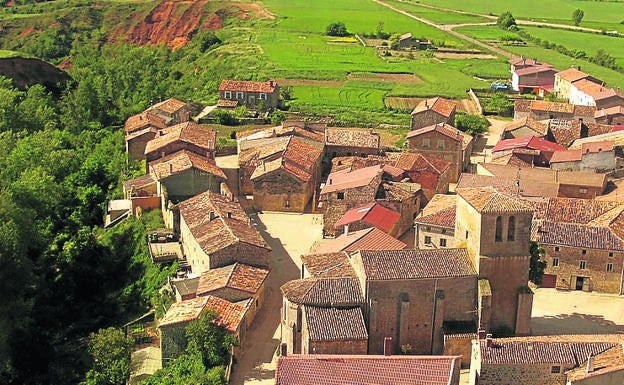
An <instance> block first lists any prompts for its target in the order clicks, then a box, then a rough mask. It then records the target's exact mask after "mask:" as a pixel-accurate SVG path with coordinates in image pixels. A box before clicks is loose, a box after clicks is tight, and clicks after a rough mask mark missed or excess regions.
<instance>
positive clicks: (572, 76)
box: [555, 68, 589, 83]
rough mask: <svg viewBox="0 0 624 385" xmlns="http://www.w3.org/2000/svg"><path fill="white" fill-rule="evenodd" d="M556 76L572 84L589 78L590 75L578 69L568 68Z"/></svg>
mask: <svg viewBox="0 0 624 385" xmlns="http://www.w3.org/2000/svg"><path fill="white" fill-rule="evenodd" d="M555 76H557V77H559V78H561V79H563V80H565V81H568V82H570V83H572V82H575V81H577V80H581V79H585V78H587V77H589V75H588V74H586V73H585V72H582V71H579V70H577V69H576V68H568V69H567V70H563V71H560V72H557V73H556V74H555Z"/></svg>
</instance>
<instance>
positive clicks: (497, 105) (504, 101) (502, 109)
mask: <svg viewBox="0 0 624 385" xmlns="http://www.w3.org/2000/svg"><path fill="white" fill-rule="evenodd" d="M486 106H487V109H488V110H489V111H494V112H496V113H497V114H498V115H501V114H505V113H508V112H509V111H511V109H512V108H513V103H512V102H511V101H510V100H509V97H508V96H507V95H505V94H503V93H501V92H497V93H495V94H494V96H492V97H491V98H490V100H488V101H487V102H486Z"/></svg>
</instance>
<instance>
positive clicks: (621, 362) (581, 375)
mask: <svg viewBox="0 0 624 385" xmlns="http://www.w3.org/2000/svg"><path fill="white" fill-rule="evenodd" d="M579 358H580V359H581V362H582V357H579ZM621 370H624V350H623V349H622V346H619V345H616V346H614V347H612V348H611V349H608V350H606V351H604V352H602V353H598V354H597V355H596V356H595V357H594V370H593V371H591V372H589V373H588V372H587V370H586V366H585V367H584V365H579V366H578V367H576V368H574V369H572V370H570V371H569V372H567V373H566V378H567V380H568V381H571V382H573V381H580V380H582V379H585V378H589V377H597V376H601V375H603V374H607V373H613V372H616V371H621Z"/></svg>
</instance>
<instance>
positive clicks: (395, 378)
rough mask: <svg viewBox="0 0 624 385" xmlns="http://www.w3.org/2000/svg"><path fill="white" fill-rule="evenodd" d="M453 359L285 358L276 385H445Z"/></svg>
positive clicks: (452, 370)
mask: <svg viewBox="0 0 624 385" xmlns="http://www.w3.org/2000/svg"><path fill="white" fill-rule="evenodd" d="M460 360H461V359H460V357H453V356H404V355H401V356H396V355H395V356H370V355H361V356H350V355H322V354H311V355H289V356H282V357H280V358H279V360H278V362H277V370H276V372H275V384H276V385H345V384H358V385H380V384H397V385H398V384H401V385H423V384H426V385H449V384H452V383H453V381H454V373H456V372H457V371H459V365H460Z"/></svg>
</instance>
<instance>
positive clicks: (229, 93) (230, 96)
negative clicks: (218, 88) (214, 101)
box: [225, 91, 232, 99]
mask: <svg viewBox="0 0 624 385" xmlns="http://www.w3.org/2000/svg"><path fill="white" fill-rule="evenodd" d="M225 98H226V99H232V93H231V92H230V91H225Z"/></svg>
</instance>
